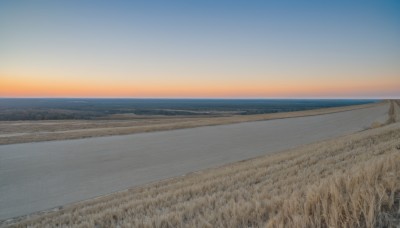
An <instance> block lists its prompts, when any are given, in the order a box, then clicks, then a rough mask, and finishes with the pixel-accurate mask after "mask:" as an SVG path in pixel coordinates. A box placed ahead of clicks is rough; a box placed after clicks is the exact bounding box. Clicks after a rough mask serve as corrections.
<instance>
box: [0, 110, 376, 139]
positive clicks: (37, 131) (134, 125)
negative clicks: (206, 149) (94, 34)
mask: <svg viewBox="0 0 400 228" xmlns="http://www.w3.org/2000/svg"><path fill="white" fill-rule="evenodd" d="M374 105H375V103H372V104H363V105H352V106H342V107H333V108H322V109H314V110H306V111H295V112H283V113H270V114H258V115H230V114H224V115H214V116H213V115H211V116H190V115H180V116H157V115H153V116H149V115H142V116H139V115H126V114H117V115H113V116H112V117H111V118H110V119H98V120H35V121H29V120H25V121H0V145H5V144H16V143H26V142H40V141H52V140H65V139H80V138H89V137H99V136H111V135H128V134H135V133H143V132H154V131H166V130H174V129H183V128H193V127H201V126H215V125H223V124H233V123H242V122H250V121H263V120H272V119H282V118H294V117H302V116H313V115H321V114H328V113H335V112H342V111H349V110H355V109H361V108H367V107H372V106H374Z"/></svg>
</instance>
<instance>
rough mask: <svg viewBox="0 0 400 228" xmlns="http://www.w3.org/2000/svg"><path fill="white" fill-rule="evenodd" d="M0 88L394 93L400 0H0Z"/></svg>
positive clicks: (399, 73) (38, 92) (80, 93)
mask: <svg viewBox="0 0 400 228" xmlns="http://www.w3.org/2000/svg"><path fill="white" fill-rule="evenodd" d="M0 97H94V98H96V97H112V98H114V97H124V98H125V97H129V98H400V1H397V0H393V1H390V0H376V1H368V0H360V1H356V0H337V1H323V0H320V1H296V0H292V1H288V0H279V1H278V0H276V1H267V0H264V1H245V0H243V1H222V0H210V1H208V0H202V1H187V0H180V1H176V0H171V1H117V0H116V1H102V0H98V1H89V0H68V1H67V0H65V1H46V0H37V1H28V0H27V1H20V0H14V1H0Z"/></svg>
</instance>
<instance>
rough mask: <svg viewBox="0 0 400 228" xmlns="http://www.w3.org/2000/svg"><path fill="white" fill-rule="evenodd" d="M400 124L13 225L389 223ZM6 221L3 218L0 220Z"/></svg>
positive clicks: (394, 211)
mask: <svg viewBox="0 0 400 228" xmlns="http://www.w3.org/2000/svg"><path fill="white" fill-rule="evenodd" d="M399 138H400V123H392V124H389V125H386V126H383V127H378V128H374V129H369V130H366V131H362V132H359V133H356V134H353V135H351V136H344V137H339V138H336V139H333V140H328V141H324V142H319V143H314V144H311V145H305V146H301V147H298V148H295V149H292V150H288V151H285V152H281V153H274V154H269V155H266V156H262V157H258V158H255V159H250V160H246V161H242V162H238V163H233V164H230V165H226V166H223V167H220V168H215V169H208V170H204V171H201V172H196V173H191V174H189V175H186V176H183V177H178V178H174V179H170V180H166V181H162V182H157V183H154V184H150V185H147V186H143V187H140V188H134V189H130V190H126V191H122V192H118V193H114V194H111V195H108V196H104V197H99V198H96V199H92V200H88V201H83V202H81V203H77V204H72V205H69V206H66V207H64V208H61V209H60V210H58V211H53V212H47V213H43V214H36V215H32V216H30V217H23V218H20V220H14V221H13V222H17V223H14V224H13V225H11V226H12V227H26V226H29V227H46V226H62V227H64V226H73V227H265V226H266V227H391V226H393V227H394V226H395V225H396V224H399V219H400V208H399V204H400V154H399V151H400V142H399ZM3 225H6V223H3Z"/></svg>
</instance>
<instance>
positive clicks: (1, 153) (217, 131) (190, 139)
mask: <svg viewBox="0 0 400 228" xmlns="http://www.w3.org/2000/svg"><path fill="white" fill-rule="evenodd" d="M388 110H389V103H383V104H379V105H373V106H370V107H368V108H362V109H355V110H352V111H345V112H337V113H332V114H325V115H317V116H308V117H297V118H286V119H275V120H270V121H259V122H247V123H238V124H230V125H220V126H210V127H198V128H191V129H180V130H172V131H162V132H151V133H142V134H134V135H126V136H109V137H98V138H88V139H78V140H67V141H53V142H38V143H24V144H14V145H2V146H0V158H1V159H0V183H1V185H0V202H1V203H0V219H5V218H10V217H15V216H20V215H24V214H29V213H32V212H35V211H40V210H45V209H49V208H53V207H57V206H60V205H65V204H69V203H73V202H77V201H80V200H84V199H88V198H92V197H96V196H100V195H103V194H108V193H111V192H114V191H119V190H123V189H126V188H129V187H134V186H139V185H143V184H145V183H149V182H153V181H157V180H161V179H165V178H170V177H174V176H179V175H184V174H186V173H188V172H193V171H197V170H201V169H206V168H210V167H216V166H219V165H223V164H227V163H230V162H235V161H239V160H243V159H248V158H252V157H255V156H260V155H263V154H266V153H271V152H276V151H281V150H286V149H290V148H293V147H296V146H299V145H304V144H308V143H312V142H316V141H319V140H325V139H329V138H333V137H336V136H339V135H345V134H351V133H353V132H357V131H361V130H364V129H367V128H369V127H371V124H372V123H374V122H377V121H378V122H385V121H386V120H387V119H388Z"/></svg>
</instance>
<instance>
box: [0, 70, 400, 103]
mask: <svg viewBox="0 0 400 228" xmlns="http://www.w3.org/2000/svg"><path fill="white" fill-rule="evenodd" d="M397 88H400V83H399V82H398V81H396V80H392V81H385V82H363V83H358V82H357V83H355V82H347V83H345V84H343V83H338V82H335V81H325V82H324V81H317V80H316V81H302V82H298V81H293V82H290V81H289V82H273V83H260V82H247V83H245V82H236V83H234V82H226V83H224V84H221V83H209V82H196V83H193V82H168V81H163V82H159V83H151V82H141V83H137V84H135V83H131V82H129V83H127V82H121V81H119V82H118V81H116V82H114V81H100V80H99V81H96V82H93V81H88V80H86V81H84V80H80V81H79V82H78V81H71V80H66V79H64V80H60V79H58V80H53V81H51V80H43V78H42V79H38V78H37V77H17V76H14V77H10V76H4V75H0V97H91V98H96V97H110V98H117V97H132V98H133V97H137V98H160V97H166V98H237V97H243V98H252V97H257V98H260V97H266V98H269V97H270V98H274V97H283V98H285V97H292V98H293V97H341V96H350V97H351V96H358V95H363V94H379V93H382V92H385V91H386V92H393V91H397Z"/></svg>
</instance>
